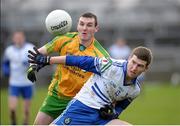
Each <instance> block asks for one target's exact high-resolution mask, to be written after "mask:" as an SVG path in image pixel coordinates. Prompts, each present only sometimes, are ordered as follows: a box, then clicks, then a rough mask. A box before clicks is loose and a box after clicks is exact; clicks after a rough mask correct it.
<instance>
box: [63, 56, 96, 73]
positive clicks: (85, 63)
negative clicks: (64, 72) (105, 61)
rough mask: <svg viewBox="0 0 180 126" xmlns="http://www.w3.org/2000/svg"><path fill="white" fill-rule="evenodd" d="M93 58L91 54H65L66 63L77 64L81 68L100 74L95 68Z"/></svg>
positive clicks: (69, 64)
mask: <svg viewBox="0 0 180 126" xmlns="http://www.w3.org/2000/svg"><path fill="white" fill-rule="evenodd" d="M94 60H95V58H94V57H91V56H66V65H68V66H77V67H79V68H81V69H83V70H86V71H89V72H93V73H95V74H98V75H100V73H99V72H98V71H97V69H96V66H95V62H94Z"/></svg>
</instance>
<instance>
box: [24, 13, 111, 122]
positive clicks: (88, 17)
mask: <svg viewBox="0 0 180 126" xmlns="http://www.w3.org/2000/svg"><path fill="white" fill-rule="evenodd" d="M98 30H99V26H98V23H97V17H96V15H94V14H92V13H84V14H83V15H81V16H80V18H79V21H78V24H77V31H78V32H70V33H67V34H65V35H61V36H57V37H55V38H54V39H53V40H52V41H51V42H49V43H47V44H46V45H44V46H43V47H41V48H39V49H38V51H39V52H40V53H42V54H50V53H53V52H58V53H59V55H78V56H83V55H88V56H94V57H95V56H97V57H109V54H108V53H107V52H106V50H105V49H104V48H103V47H102V46H101V45H100V44H99V42H98V41H97V40H96V39H95V38H94V34H95V33H96V32H97V31H98ZM35 70H36V68H35V67H34V66H31V67H30V68H29V70H28V75H27V76H28V78H29V79H30V80H31V81H35V80H36V78H35V74H34V72H35ZM91 74H92V73H90V72H86V71H84V70H82V69H80V68H77V67H73V66H65V65H58V66H57V69H56V72H55V74H54V77H53V79H52V81H51V84H50V86H49V89H48V95H47V97H46V99H45V100H44V102H43V104H42V106H41V108H40V110H39V112H38V114H37V116H36V119H35V122H34V124H37V125H47V124H50V123H51V122H52V121H53V120H54V119H55V118H57V116H58V115H60V114H61V113H62V112H63V110H64V109H65V108H66V106H67V104H68V102H69V101H70V100H71V99H72V98H73V97H74V96H75V95H76V93H77V92H79V90H80V89H81V87H82V86H83V84H84V83H85V82H86V81H87V79H88V78H89V77H90V75H91Z"/></svg>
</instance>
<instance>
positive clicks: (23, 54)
mask: <svg viewBox="0 0 180 126" xmlns="http://www.w3.org/2000/svg"><path fill="white" fill-rule="evenodd" d="M33 47H34V45H33V44H30V43H24V45H23V47H21V48H18V47H16V46H15V45H11V46H9V47H7V49H6V50H5V55H4V58H5V60H8V61H9V62H10V78H9V83H10V85H13V86H27V85H32V84H33V83H31V82H30V81H29V80H28V79H27V69H28V67H29V63H28V57H27V55H28V50H32V49H33Z"/></svg>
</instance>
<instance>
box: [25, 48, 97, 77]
mask: <svg viewBox="0 0 180 126" xmlns="http://www.w3.org/2000/svg"><path fill="white" fill-rule="evenodd" d="M33 49H34V51H31V50H29V51H28V53H29V55H28V58H29V63H34V64H38V65H43V66H46V65H50V64H65V65H68V66H76V67H79V68H81V69H84V70H86V71H89V72H93V73H96V74H99V72H98V71H97V69H96V66H95V64H94V60H95V58H94V57H91V56H53V57H50V56H46V55H43V54H41V53H40V52H39V51H38V50H37V48H35V47H34V48H33Z"/></svg>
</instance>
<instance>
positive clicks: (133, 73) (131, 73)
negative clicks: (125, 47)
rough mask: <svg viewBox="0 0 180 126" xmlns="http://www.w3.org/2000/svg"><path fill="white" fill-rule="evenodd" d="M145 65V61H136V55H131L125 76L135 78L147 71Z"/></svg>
mask: <svg viewBox="0 0 180 126" xmlns="http://www.w3.org/2000/svg"><path fill="white" fill-rule="evenodd" d="M146 64H147V62H146V61H144V60H141V59H138V58H137V56H136V55H133V56H132V57H130V58H129V59H128V65H127V76H128V77H129V78H131V79H133V78H136V77H137V76H139V75H140V74H141V73H142V72H144V71H145V70H146V69H147V66H146Z"/></svg>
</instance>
